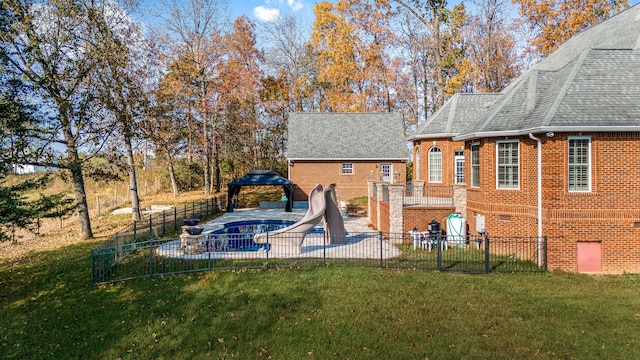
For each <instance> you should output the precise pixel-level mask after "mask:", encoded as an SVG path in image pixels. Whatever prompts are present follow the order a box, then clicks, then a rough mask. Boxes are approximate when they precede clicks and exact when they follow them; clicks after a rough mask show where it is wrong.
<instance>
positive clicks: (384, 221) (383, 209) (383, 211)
mask: <svg viewBox="0 0 640 360" xmlns="http://www.w3.org/2000/svg"><path fill="white" fill-rule="evenodd" d="M389 229H390V224H389V203H388V202H384V201H381V202H380V226H378V230H380V231H382V232H389Z"/></svg>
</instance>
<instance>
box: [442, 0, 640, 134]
mask: <svg viewBox="0 0 640 360" xmlns="http://www.w3.org/2000/svg"><path fill="white" fill-rule="evenodd" d="M501 94H502V96H501V97H500V99H498V100H497V101H496V103H495V104H494V105H493V106H491V108H490V109H489V110H488V111H487V112H484V113H483V114H482V115H480V116H479V117H478V119H477V121H475V122H473V123H471V124H470V125H468V126H467V127H465V128H464V129H462V130H461V131H460V135H459V136H456V137H454V140H468V139H474V138H479V137H488V136H515V135H525V134H527V133H540V132H553V131H556V132H561V131H565V132H567V131H571V132H574V131H575V132H596V131H597V132H602V131H607V132H627V131H640V5H636V6H634V7H632V8H629V9H627V10H625V11H623V12H621V13H620V14H618V15H615V16H613V17H611V18H610V19H608V20H606V21H604V22H602V23H600V24H599V25H596V26H594V27H592V28H590V29H588V30H585V31H584V32H582V33H580V34H578V35H576V36H574V37H572V38H571V39H569V40H568V41H567V42H566V43H565V44H563V45H562V46H560V47H559V48H558V49H557V50H556V51H555V52H554V53H553V54H551V55H550V56H549V57H548V58H547V59H545V60H543V61H542V62H540V63H539V64H538V65H536V66H534V67H533V68H531V69H530V70H529V71H527V72H526V73H525V74H523V75H522V76H520V77H519V78H518V79H516V80H515V81H514V82H513V83H512V84H511V85H509V87H507V88H506V89H505V90H503V92H502V93H501Z"/></svg>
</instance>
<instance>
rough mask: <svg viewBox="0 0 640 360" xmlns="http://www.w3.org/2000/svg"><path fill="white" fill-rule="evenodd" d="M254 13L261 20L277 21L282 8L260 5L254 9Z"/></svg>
mask: <svg viewBox="0 0 640 360" xmlns="http://www.w3.org/2000/svg"><path fill="white" fill-rule="evenodd" d="M253 15H254V16H255V17H256V18H258V20H261V21H265V22H269V21H275V20H277V19H278V18H280V10H278V9H273V8H266V7H264V6H258V7H256V8H254V9H253Z"/></svg>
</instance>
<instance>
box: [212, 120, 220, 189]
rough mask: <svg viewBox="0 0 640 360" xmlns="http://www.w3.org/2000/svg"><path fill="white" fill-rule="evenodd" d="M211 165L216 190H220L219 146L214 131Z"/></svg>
mask: <svg viewBox="0 0 640 360" xmlns="http://www.w3.org/2000/svg"><path fill="white" fill-rule="evenodd" d="M213 148H214V150H213V167H214V169H215V175H216V192H217V193H218V192H220V187H221V185H220V182H221V179H220V146H219V145H218V141H217V136H216V132H215V131H214V132H213Z"/></svg>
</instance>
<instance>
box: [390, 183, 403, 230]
mask: <svg viewBox="0 0 640 360" xmlns="http://www.w3.org/2000/svg"><path fill="white" fill-rule="evenodd" d="M404 189H405V187H404V184H389V232H390V233H397V234H402V232H403V231H404V218H403V215H402V205H403V200H404ZM396 239H397V237H396ZM400 239H402V238H400Z"/></svg>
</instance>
